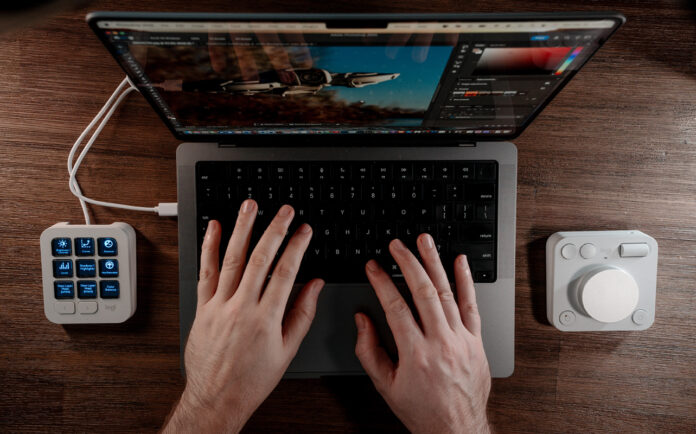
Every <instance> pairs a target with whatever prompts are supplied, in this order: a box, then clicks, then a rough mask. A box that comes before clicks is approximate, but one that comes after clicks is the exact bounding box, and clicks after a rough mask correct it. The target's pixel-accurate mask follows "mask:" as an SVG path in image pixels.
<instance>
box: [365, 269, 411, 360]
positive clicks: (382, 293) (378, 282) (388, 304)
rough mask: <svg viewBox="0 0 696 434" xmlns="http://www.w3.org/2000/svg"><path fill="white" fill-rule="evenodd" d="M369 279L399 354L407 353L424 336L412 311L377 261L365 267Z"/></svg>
mask: <svg viewBox="0 0 696 434" xmlns="http://www.w3.org/2000/svg"><path fill="white" fill-rule="evenodd" d="M365 271H366V273H367V279H368V280H369V281H370V284H371V285H372V287H373V288H374V289H375V293H376V294H377V298H378V299H379V304H381V305H382V309H384V314H385V316H386V317H387V324H389V328H390V329H391V332H392V334H393V335H394V342H396V347H397V348H398V350H399V352H401V351H407V350H408V349H409V348H410V347H411V346H412V342H413V340H414V339H417V338H419V337H421V336H422V334H421V331H420V328H419V327H418V324H416V320H415V319H414V318H413V314H412V313H411V309H410V308H409V307H408V304H406V301H405V300H404V298H403V297H402V296H401V294H399V290H398V289H396V286H394V282H392V280H391V277H389V275H388V274H387V273H385V272H384V270H383V269H382V267H380V266H379V264H377V262H376V261H374V260H370V261H368V262H367V264H366V265H365Z"/></svg>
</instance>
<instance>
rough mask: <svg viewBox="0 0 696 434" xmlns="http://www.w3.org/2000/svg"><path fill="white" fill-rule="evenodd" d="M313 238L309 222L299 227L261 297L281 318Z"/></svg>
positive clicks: (262, 301)
mask: <svg viewBox="0 0 696 434" xmlns="http://www.w3.org/2000/svg"><path fill="white" fill-rule="evenodd" d="M311 239H312V228H311V227H310V226H309V225H308V224H306V223H305V224H303V225H302V226H300V227H299V228H298V229H297V232H295V234H294V235H293V236H292V238H290V241H289V242H288V246H287V247H286V248H285V251H284V252H283V254H282V256H281V257H280V259H279V260H278V263H277V264H276V266H275V268H274V269H273V273H272V274H271V281H270V282H268V286H267V287H266V290H265V291H264V293H263V296H262V297H261V303H262V304H264V305H266V306H267V307H268V309H269V311H270V312H273V313H275V314H276V315H277V316H278V317H279V318H282V316H283V312H285V305H286V304H287V303H288V297H290V292H291V291H292V285H293V284H294V283H295V278H296V277H297V271H298V270H299V269H300V263H301V262H302V257H303V256H304V253H305V251H306V250H307V246H309V240H311Z"/></svg>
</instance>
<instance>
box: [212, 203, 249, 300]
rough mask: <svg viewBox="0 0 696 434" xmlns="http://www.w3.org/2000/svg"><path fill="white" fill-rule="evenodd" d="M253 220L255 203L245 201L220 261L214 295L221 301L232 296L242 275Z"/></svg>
mask: <svg viewBox="0 0 696 434" xmlns="http://www.w3.org/2000/svg"><path fill="white" fill-rule="evenodd" d="M255 219H256V202H254V201H253V200H252V199H247V200H245V201H244V202H242V206H241V207H240V208H239V214H237V222H236V223H235V224H234V231H232V236H231V237H230V242H229V243H227V250H226V251H225V258H224V259H223V260H222V270H220V282H219V283H218V291H217V294H216V295H217V296H218V297H220V298H221V299H222V300H223V301H224V300H227V299H228V298H230V297H232V296H233V295H234V293H235V292H236V291H237V287H238V286H239V281H240V280H241V278H242V275H243V274H244V265H245V263H246V254H247V249H248V248H249V240H250V239H251V229H252V227H253V226H254V220H255Z"/></svg>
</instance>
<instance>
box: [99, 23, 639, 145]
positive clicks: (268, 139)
mask: <svg viewBox="0 0 696 434" xmlns="http://www.w3.org/2000/svg"><path fill="white" fill-rule="evenodd" d="M86 19H87V23H88V25H89V26H90V28H91V29H92V31H93V32H94V33H95V34H96V35H97V37H98V38H99V40H101V42H102V43H103V44H104V46H105V47H106V49H107V50H108V51H109V53H111V55H112V56H113V57H114V59H116V62H117V63H118V64H119V66H120V67H121V69H123V71H124V72H125V73H126V74H127V75H129V77H130V78H131V79H132V80H133V79H134V77H131V76H130V74H129V70H128V69H127V68H125V66H124V65H123V64H122V63H121V61H120V59H119V56H118V54H117V53H116V50H115V48H114V46H113V45H111V43H110V42H109V40H108V39H107V38H106V37H105V35H104V33H103V31H102V29H100V28H99V27H98V24H97V23H98V22H99V21H107V20H129V21H139V20H140V21H211V22H216V21H238V22H254V21H264V22H278V21H304V22H325V23H326V24H327V27H342V28H366V27H386V23H388V22H404V21H409V22H414V21H416V22H417V21H429V22H433V21H437V22H443V23H446V22H453V21H459V22H466V21H483V22H493V21H509V22H518V21H529V20H534V21H564V20H599V19H601V20H612V21H614V23H615V24H614V26H613V27H612V28H611V29H610V30H609V31H608V33H607V35H606V36H605V37H603V38H601V39H599V40H598V41H597V43H598V45H597V49H596V50H595V51H594V52H592V53H591V54H590V56H588V57H586V58H584V60H583V61H582V63H581V64H579V65H578V66H577V68H575V69H573V70H571V71H569V72H568V74H567V75H565V76H564V79H563V80H562V81H561V83H560V84H559V85H558V87H557V88H556V89H555V90H554V91H553V92H552V93H551V94H550V95H549V96H548V98H546V99H545V100H544V101H542V102H541V103H540V104H539V105H538V106H537V107H536V108H535V109H534V111H533V112H532V114H531V115H530V116H529V117H528V118H527V119H526V121H525V122H524V123H523V124H522V125H520V126H519V127H518V128H517V129H516V131H515V132H514V133H512V134H508V135H492V136H491V135H485V136H484V135H470V134H455V133H448V134H437V135H427V136H423V135H421V134H415V135H414V134H394V135H392V134H374V133H370V134H317V135H313V134H307V135H304V134H291V135H285V136H283V137H288V136H290V137H292V140H291V141H288V142H287V145H289V146H311V145H323V146H326V144H327V142H330V143H331V144H332V145H341V144H343V145H350V144H353V145H354V146H355V143H356V142H357V143H359V144H360V146H369V145H370V144H372V143H374V144H375V145H379V146H385V145H386V146H389V145H392V146H395V145H398V146H407V145H414V146H422V145H423V141H424V140H428V139H434V140H436V141H437V142H438V144H440V145H444V144H448V143H451V144H462V143H473V142H479V141H503V140H511V139H514V138H516V137H518V136H519V135H520V134H522V132H524V130H525V129H526V128H527V127H528V126H529V124H531V122H532V121H533V120H534V119H535V118H536V117H537V116H538V115H539V113H541V112H542V111H543V109H544V108H545V107H546V106H547V105H548V104H549V102H551V101H552V100H553V98H555V97H556V95H557V94H558V93H559V92H560V91H561V90H562V89H563V88H564V87H565V85H566V84H567V83H568V82H569V81H570V80H572V78H573V77H574V76H575V74H576V73H577V72H578V71H579V70H580V69H581V68H582V67H583V66H584V65H585V64H586V63H587V61H589V60H590V59H591V58H592V57H593V56H594V54H595V53H596V52H597V51H598V50H599V48H601V47H602V45H604V43H605V42H606V41H607V40H608V39H609V38H610V37H611V36H612V35H613V34H614V33H615V32H616V30H617V29H618V28H619V27H621V25H622V24H624V23H625V22H626V18H625V17H624V16H623V15H622V14H620V13H618V12H548V13H486V14H295V13H291V14H288V13H282V14H281V13H278V14H272V13H265V14H248V13H240V14H234V13H186V12H92V13H90V14H88V15H87V17H86ZM142 95H143V97H145V99H146V100H147V101H148V103H149V104H150V105H151V106H152V107H153V108H154V109H155V112H156V113H157V115H158V116H159V117H160V119H162V121H163V122H164V123H165V125H166V126H167V128H169V130H170V131H171V132H172V134H173V135H174V137H176V138H177V139H179V140H181V141H188V142H218V143H234V144H237V145H259V146H262V145H273V146H279V145H281V146H282V145H283V142H284V141H282V140H278V137H279V136H280V135H278V134H269V135H262V134H259V135H236V134H233V135H227V136H221V135H218V134H195V135H184V134H181V133H179V132H177V131H176V130H175V129H174V126H173V125H172V124H171V123H170V122H169V120H168V119H167V118H166V116H165V115H164V113H162V112H161V111H160V110H159V109H158V106H157V104H156V103H155V101H153V100H152V98H151V97H150V96H149V95H147V94H146V93H143V94H142ZM356 138H359V140H356ZM327 139H328V140H327Z"/></svg>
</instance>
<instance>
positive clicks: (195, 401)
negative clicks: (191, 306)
mask: <svg viewBox="0 0 696 434" xmlns="http://www.w3.org/2000/svg"><path fill="white" fill-rule="evenodd" d="M256 211H257V205H256V202H254V201H253V200H247V201H245V202H244V203H243V204H242V208H241V210H240V212H239V216H238V218H237V223H236V225H235V228H234V232H233V233H232V237H231V238H230V242H229V245H228V247H227V252H226V253H225V259H224V261H223V265H222V270H219V269H218V257H219V256H218V248H219V244H220V233H221V230H220V224H219V223H218V222H216V221H211V222H210V223H209V224H208V229H207V232H206V235H205V238H204V240H203V247H202V253H201V271H200V280H199V283H198V307H197V310H196V319H195V320H194V323H193V326H192V328H191V333H190V334H189V338H188V343H187V345H186V351H185V354H184V357H185V361H186V377H187V378H186V388H185V390H184V393H183V394H182V396H181V400H180V401H179V403H178V405H177V407H176V409H175V410H174V412H173V414H172V416H171V417H170V419H169V421H168V422H167V425H166V426H165V428H164V432H180V431H197V432H208V431H225V432H229V431H232V432H237V431H239V430H240V429H241V428H242V427H243V426H244V424H245V423H246V421H247V420H248V419H249V418H250V417H251V415H252V413H253V412H254V411H255V410H256V409H257V408H258V406H259V405H261V403H262V402H263V400H264V399H266V397H267V396H268V395H269V394H270V393H271V391H273V389H274V388H275V386H276V385H277V384H278V382H279V381H280V379H281V378H282V376H283V373H284V372H285V370H286V369H287V367H288V365H289V364H290V361H291V360H292V358H293V357H294V356H295V354H296V353H297V350H298V348H299V346H300V343H301V342H302V339H304V337H305V335H306V334H307V332H308V331H309V326H310V325H311V323H312V319H313V318H314V313H315V311H316V304H317V298H318V297H319V292H320V291H321V289H322V287H323V285H324V282H323V281H321V280H319V279H315V280H312V281H310V282H309V283H308V284H307V285H306V286H305V287H304V288H303V289H302V292H301V293H300V295H299V296H298V298H297V301H296V302H295V304H294V306H293V308H292V309H291V310H290V311H289V312H288V313H287V315H286V317H285V321H283V316H284V313H285V307H286V304H287V302H288V297H289V296H290V292H291V290H292V286H293V284H294V282H295V277H296V275H297V271H298V269H299V266H300V262H301V260H302V256H303V255H304V252H305V250H306V249H307V246H308V244H309V241H310V239H311V238H312V229H311V228H310V227H309V225H307V224H303V225H302V226H300V228H299V229H298V230H297V232H296V233H295V234H294V235H293V236H292V238H291V239H290V241H289V242H288V246H287V248H286V249H285V251H284V252H283V253H282V256H281V257H280V259H279V260H278V264H277V265H276V267H275V269H274V270H273V274H272V276H271V279H270V281H268V283H267V284H266V282H267V279H266V276H268V274H269V271H270V268H271V264H272V262H273V258H275V256H276V253H277V252H278V249H279V248H280V245H281V243H282V242H283V239H284V238H285V234H286V232H287V230H288V226H289V225H290V222H291V221H292V218H293V214H294V211H293V209H292V207H290V206H289V205H284V206H283V207H281V208H280V210H279V211H278V214H277V215H276V216H275V218H274V219H273V221H272V222H271V224H270V225H269V227H268V229H267V230H266V232H264V234H263V236H262V237H261V239H260V240H259V243H258V245H257V246H256V247H255V248H254V250H253V252H252V254H251V256H250V258H249V264H248V265H246V264H245V258H246V253H247V248H248V246H249V239H250V238H251V228H252V226H253V224H254V218H255V216H256ZM245 265H246V266H245Z"/></svg>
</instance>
